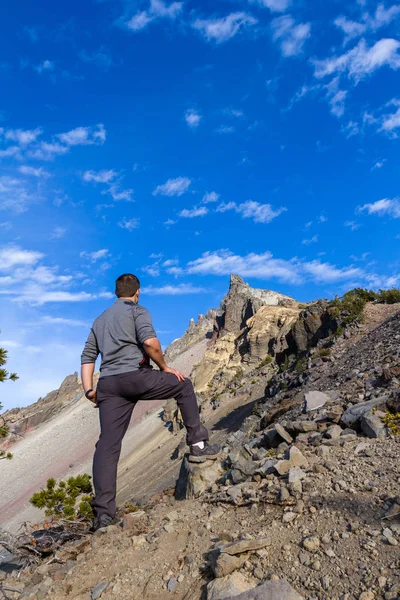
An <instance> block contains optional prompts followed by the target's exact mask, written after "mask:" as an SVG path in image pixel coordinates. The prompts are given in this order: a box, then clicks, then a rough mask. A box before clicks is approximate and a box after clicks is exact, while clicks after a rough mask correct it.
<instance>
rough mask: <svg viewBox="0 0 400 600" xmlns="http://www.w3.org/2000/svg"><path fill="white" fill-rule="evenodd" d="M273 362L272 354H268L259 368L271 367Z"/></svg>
mask: <svg viewBox="0 0 400 600" xmlns="http://www.w3.org/2000/svg"><path fill="white" fill-rule="evenodd" d="M273 360H274V359H273V358H272V356H271V355H270V354H267V356H266V357H265V358H263V359H262V361H261V362H260V364H259V365H258V366H259V367H260V368H262V367H266V366H267V365H270V364H271V363H272V361H273Z"/></svg>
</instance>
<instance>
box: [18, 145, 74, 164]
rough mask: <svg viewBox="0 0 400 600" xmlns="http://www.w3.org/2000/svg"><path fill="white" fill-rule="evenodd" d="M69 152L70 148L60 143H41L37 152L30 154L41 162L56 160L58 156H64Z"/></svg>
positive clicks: (33, 151) (30, 152)
mask: <svg viewBox="0 0 400 600" xmlns="http://www.w3.org/2000/svg"><path fill="white" fill-rule="evenodd" d="M68 152H69V148H68V147H67V146H63V145H62V144H59V143H58V142H41V143H40V144H39V146H38V147H37V148H36V149H35V150H31V151H29V152H28V154H29V156H32V158H37V159H39V160H54V158H55V157H56V156H62V155H63V154H67V153H68Z"/></svg>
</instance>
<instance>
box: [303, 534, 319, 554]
mask: <svg viewBox="0 0 400 600" xmlns="http://www.w3.org/2000/svg"><path fill="white" fill-rule="evenodd" d="M319 546H320V542H319V538H317V536H312V537H307V538H305V539H304V540H303V547H304V548H305V549H306V550H308V551H309V552H317V550H319Z"/></svg>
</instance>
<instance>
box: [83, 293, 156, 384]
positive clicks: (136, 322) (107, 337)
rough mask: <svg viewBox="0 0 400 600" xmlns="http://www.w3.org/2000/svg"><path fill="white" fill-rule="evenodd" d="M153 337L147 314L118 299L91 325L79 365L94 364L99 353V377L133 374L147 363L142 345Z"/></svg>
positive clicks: (131, 303) (139, 307)
mask: <svg viewBox="0 0 400 600" xmlns="http://www.w3.org/2000/svg"><path fill="white" fill-rule="evenodd" d="M155 337H156V333H155V331H154V328H153V324H152V321H151V316H150V313H149V311H148V310H147V309H146V308H144V307H143V306H140V305H139V304H135V303H134V302H132V301H130V300H124V299H122V298H118V299H117V300H116V302H115V303H114V304H113V305H112V306H110V308H108V309H107V310H105V311H104V312H103V313H102V314H101V315H100V316H99V317H98V318H97V319H96V320H95V322H94V323H93V326H92V328H91V330H90V333H89V337H88V339H87V341H86V344H85V348H84V350H83V352H82V356H81V364H82V365H84V364H87V363H94V362H96V359H97V357H98V355H99V354H101V366H100V377H104V376H106V375H117V374H118V373H128V372H129V371H136V370H137V369H139V368H140V367H141V366H143V365H145V364H148V361H149V359H148V357H147V356H146V353H145V351H144V349H143V344H144V342H145V341H146V340H148V339H150V338H155Z"/></svg>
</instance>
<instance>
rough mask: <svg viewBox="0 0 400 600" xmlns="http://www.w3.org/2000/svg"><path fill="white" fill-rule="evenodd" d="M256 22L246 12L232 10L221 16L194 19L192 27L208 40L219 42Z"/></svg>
mask: <svg viewBox="0 0 400 600" xmlns="http://www.w3.org/2000/svg"><path fill="white" fill-rule="evenodd" d="M257 22H258V21H257V19H255V18H254V17H252V16H251V15H249V14H248V13H245V12H234V13H230V14H229V15H227V16H226V17H221V18H215V19H196V20H195V21H194V22H193V23H192V27H193V28H194V29H196V30H197V31H198V32H199V33H201V35H202V36H203V37H204V38H205V39H206V40H207V41H208V42H215V43H216V44H221V43H222V42H227V41H228V40H230V39H232V38H233V37H234V36H235V35H236V34H237V33H239V31H240V30H241V29H246V28H250V27H253V26H254V25H256V24H257Z"/></svg>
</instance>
